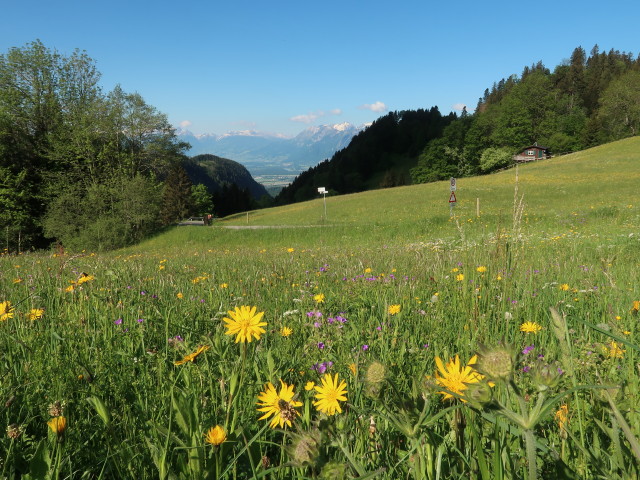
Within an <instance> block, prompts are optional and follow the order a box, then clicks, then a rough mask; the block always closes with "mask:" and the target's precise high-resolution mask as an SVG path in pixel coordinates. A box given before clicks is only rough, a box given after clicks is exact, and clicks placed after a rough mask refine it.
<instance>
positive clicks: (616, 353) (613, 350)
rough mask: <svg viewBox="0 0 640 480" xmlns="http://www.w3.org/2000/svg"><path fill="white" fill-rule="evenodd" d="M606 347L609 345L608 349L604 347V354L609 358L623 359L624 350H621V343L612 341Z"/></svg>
mask: <svg viewBox="0 0 640 480" xmlns="http://www.w3.org/2000/svg"><path fill="white" fill-rule="evenodd" d="M608 345H609V348H607V347H605V353H606V354H607V355H608V356H609V358H622V357H624V352H626V350H625V349H624V348H622V344H621V343H617V342H614V341H613V340H612V341H611V343H609V344H608Z"/></svg>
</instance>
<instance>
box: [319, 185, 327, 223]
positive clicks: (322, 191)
mask: <svg viewBox="0 0 640 480" xmlns="http://www.w3.org/2000/svg"><path fill="white" fill-rule="evenodd" d="M318 193H320V194H322V200H323V202H324V219H325V220H326V219H327V189H326V188H324V187H318Z"/></svg>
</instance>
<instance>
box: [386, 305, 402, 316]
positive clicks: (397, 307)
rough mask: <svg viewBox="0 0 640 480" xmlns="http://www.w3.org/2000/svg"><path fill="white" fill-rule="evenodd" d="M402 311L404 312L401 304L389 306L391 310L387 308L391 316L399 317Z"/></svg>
mask: <svg viewBox="0 0 640 480" xmlns="http://www.w3.org/2000/svg"><path fill="white" fill-rule="evenodd" d="M400 310H402V307H401V306H400V305H399V304H394V305H389V308H387V312H388V313H389V315H397V314H398V313H400Z"/></svg>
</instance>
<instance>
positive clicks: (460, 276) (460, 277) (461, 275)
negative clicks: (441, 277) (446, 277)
mask: <svg viewBox="0 0 640 480" xmlns="http://www.w3.org/2000/svg"><path fill="white" fill-rule="evenodd" d="M463 280H464V273H459V274H458V275H456V281H458V282H461V281H463Z"/></svg>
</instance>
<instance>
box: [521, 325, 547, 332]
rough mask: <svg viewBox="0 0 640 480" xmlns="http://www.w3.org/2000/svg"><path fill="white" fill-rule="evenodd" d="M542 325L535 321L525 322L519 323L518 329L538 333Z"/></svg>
mask: <svg viewBox="0 0 640 480" xmlns="http://www.w3.org/2000/svg"><path fill="white" fill-rule="evenodd" d="M540 330H542V327H541V326H540V325H538V324H537V323H536V322H525V323H523V324H522V325H520V331H521V332H525V333H538V332H539V331H540Z"/></svg>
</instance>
